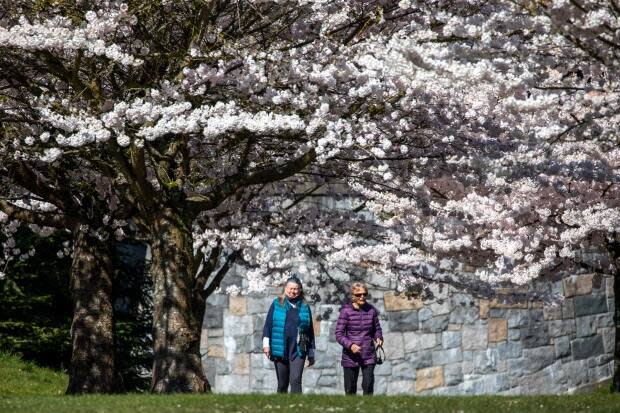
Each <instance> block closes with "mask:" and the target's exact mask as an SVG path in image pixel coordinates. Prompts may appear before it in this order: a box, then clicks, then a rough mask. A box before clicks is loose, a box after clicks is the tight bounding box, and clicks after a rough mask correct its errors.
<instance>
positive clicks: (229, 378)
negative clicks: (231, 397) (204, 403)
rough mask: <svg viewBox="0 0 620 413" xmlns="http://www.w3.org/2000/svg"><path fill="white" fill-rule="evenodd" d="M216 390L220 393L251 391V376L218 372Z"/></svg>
mask: <svg viewBox="0 0 620 413" xmlns="http://www.w3.org/2000/svg"><path fill="white" fill-rule="evenodd" d="M215 390H216V391H217V392H218V393H249V392H250V376H245V375H244V376H241V375H236V374H229V375H219V374H218V375H216V376H215Z"/></svg>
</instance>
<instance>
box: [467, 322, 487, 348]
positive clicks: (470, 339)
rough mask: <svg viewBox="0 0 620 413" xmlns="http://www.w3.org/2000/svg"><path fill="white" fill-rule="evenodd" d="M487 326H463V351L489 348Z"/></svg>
mask: <svg viewBox="0 0 620 413" xmlns="http://www.w3.org/2000/svg"><path fill="white" fill-rule="evenodd" d="M487 340H488V335H487V326H485V325H472V326H468V325H465V326H463V350H481V349H485V348H486V347H487V343H488V342H487Z"/></svg>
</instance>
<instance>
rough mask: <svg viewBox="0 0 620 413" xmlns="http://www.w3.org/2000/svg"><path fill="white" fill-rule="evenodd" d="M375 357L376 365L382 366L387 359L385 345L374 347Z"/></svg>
mask: <svg viewBox="0 0 620 413" xmlns="http://www.w3.org/2000/svg"><path fill="white" fill-rule="evenodd" d="M373 353H374V357H375V364H382V363H383V362H384V361H385V359H386V357H385V350H383V345H381V346H374V352H373Z"/></svg>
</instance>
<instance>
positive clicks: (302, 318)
mask: <svg viewBox="0 0 620 413" xmlns="http://www.w3.org/2000/svg"><path fill="white" fill-rule="evenodd" d="M297 307H298V309H299V326H297V331H300V332H306V331H308V329H309V328H310V325H311V323H312V321H311V320H310V307H308V304H306V303H305V302H303V301H300V302H299V304H298V306H297ZM291 308H292V307H291V303H289V302H288V300H286V299H285V300H284V304H280V301H279V300H278V299H277V298H276V299H275V300H273V325H272V326H271V354H272V355H274V356H276V357H284V356H285V354H286V339H285V337H284V324H285V323H286V313H287V312H288V311H289V309H291ZM297 356H298V357H303V356H305V354H304V353H302V352H301V351H300V350H299V346H298V347H297Z"/></svg>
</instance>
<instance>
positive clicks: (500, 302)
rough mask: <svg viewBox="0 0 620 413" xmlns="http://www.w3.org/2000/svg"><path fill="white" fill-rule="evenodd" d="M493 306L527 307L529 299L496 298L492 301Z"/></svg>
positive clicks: (491, 305)
mask: <svg viewBox="0 0 620 413" xmlns="http://www.w3.org/2000/svg"><path fill="white" fill-rule="evenodd" d="M490 307H491V308H527V307H528V305H527V301H512V298H511V297H506V298H502V299H499V298H494V299H492V300H491V303H490Z"/></svg>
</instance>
